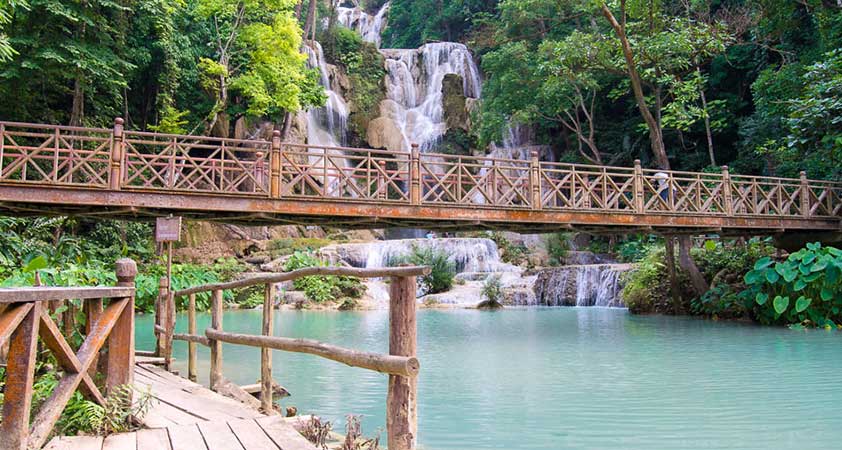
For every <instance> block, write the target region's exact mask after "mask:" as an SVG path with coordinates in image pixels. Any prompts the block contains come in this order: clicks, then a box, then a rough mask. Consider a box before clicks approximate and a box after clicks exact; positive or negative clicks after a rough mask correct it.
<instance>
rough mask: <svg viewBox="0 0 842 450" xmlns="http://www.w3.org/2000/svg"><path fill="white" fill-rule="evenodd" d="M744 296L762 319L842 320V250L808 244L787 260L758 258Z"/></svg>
mask: <svg viewBox="0 0 842 450" xmlns="http://www.w3.org/2000/svg"><path fill="white" fill-rule="evenodd" d="M744 280H745V283H746V289H745V290H744V291H743V292H742V293H740V297H741V298H742V299H743V300H744V301H745V302H746V305H747V307H749V308H751V309H752V310H753V311H754V314H755V315H756V317H757V320H758V321H760V322H761V323H766V324H770V323H779V324H802V325H808V326H820V327H831V326H834V325H836V324H837V323H840V322H842V250H839V249H837V248H833V247H822V246H821V244H820V243H812V244H807V247H806V248H803V249H801V250H799V251H797V252H795V253H792V254H790V255H789V257H788V258H787V259H786V260H785V261H783V262H775V261H774V260H773V259H772V258H770V257H765V258H762V259H760V260H758V261H757V262H756V263H755V264H754V269H753V270H751V271H749V272H748V273H747V274H746V275H745V278H744Z"/></svg>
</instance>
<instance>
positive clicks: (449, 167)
mask: <svg viewBox="0 0 842 450" xmlns="http://www.w3.org/2000/svg"><path fill="white" fill-rule="evenodd" d="M665 173H666V177H665V176H664V175H663V174H658V171H656V170H650V169H644V168H641V166H640V163H639V162H636V164H635V167H604V166H590V165H575V164H563V163H554V162H545V161H539V160H538V157H537V155H535V154H533V155H532V157H531V158H530V159H529V160H515V159H500V158H485V157H469V156H454V155H447V154H435V153H421V152H419V151H418V148H417V147H416V146H413V148H412V150H411V151H410V152H389V151H383V150H373V149H360V148H344V147H320V146H310V145H300V144H289V143H283V142H281V140H280V136H279V134H278V133H277V132H275V133H274V135H273V138H272V139H271V140H270V141H266V140H238V139H222V138H214V137H203V136H182V135H171V134H162V133H150V132H140V131H129V130H125V129H124V127H123V121H122V120H121V119H116V120H115V123H114V126H113V128H111V129H107V128H81V127H66V126H54V125H41V124H29V123H17V122H0V214H7V215H16V216H25V215H78V216H95V217H112V218H128V219H145V218H150V217H155V216H162V215H168V214H174V215H182V216H185V217H189V218H195V219H202V220H214V221H223V222H230V223H244V224H252V225H262V224H304V225H326V226H335V227H344V228H385V227H421V228H430V229H443V230H454V231H455V230H468V229H505V230H511V231H521V232H549V231H559V230H563V229H579V230H582V231H586V232H591V233H628V232H655V233H705V232H711V233H719V234H721V235H763V234H769V235H775V234H785V233H791V232H802V233H803V232H805V231H806V232H839V231H840V218H842V217H841V216H842V183H833V182H828V181H817V180H808V179H807V178H806V176H804V175H803V174H802V176H801V178H800V179H788V178H773V177H755V176H742V175H732V174H730V173H729V172H728V168H727V167H723V168H722V170H721V172H718V173H695V172H678V171H665Z"/></svg>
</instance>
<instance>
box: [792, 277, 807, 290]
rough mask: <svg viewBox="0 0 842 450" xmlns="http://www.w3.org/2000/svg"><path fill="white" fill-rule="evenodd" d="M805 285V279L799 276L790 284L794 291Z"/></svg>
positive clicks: (801, 288)
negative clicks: (793, 283)
mask: <svg viewBox="0 0 842 450" xmlns="http://www.w3.org/2000/svg"><path fill="white" fill-rule="evenodd" d="M805 287H807V281H806V280H805V279H803V278H799V279H797V280H795V285H793V286H792V289H794V290H796V291H801V290H803V289H804V288H805Z"/></svg>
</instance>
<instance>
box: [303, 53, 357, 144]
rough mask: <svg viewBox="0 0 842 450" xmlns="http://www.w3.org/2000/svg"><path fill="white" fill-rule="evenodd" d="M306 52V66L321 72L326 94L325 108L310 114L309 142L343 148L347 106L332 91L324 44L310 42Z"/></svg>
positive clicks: (308, 112)
mask: <svg viewBox="0 0 842 450" xmlns="http://www.w3.org/2000/svg"><path fill="white" fill-rule="evenodd" d="M304 51H305V53H306V54H307V66H308V67H310V68H313V69H318V70H319V75H320V76H319V84H320V85H321V86H322V87H324V88H325V94H326V95H327V102H326V103H325V106H323V107H321V108H310V109H309V110H308V111H307V143H308V144H311V145H325V146H332V147H338V146H341V145H342V144H343V143H344V141H345V138H346V135H347V132H348V114H349V111H348V105H347V104H346V103H345V99H343V98H342V96H341V95H339V93H338V92H336V91H335V90H334V89H333V86H332V84H331V80H330V75H329V72H328V64H327V62H325V58H324V52H323V51H322V45H321V44H320V43H318V42H317V41H307V45H305V46H304Z"/></svg>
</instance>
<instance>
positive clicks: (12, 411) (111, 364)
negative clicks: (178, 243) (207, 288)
mask: <svg viewBox="0 0 842 450" xmlns="http://www.w3.org/2000/svg"><path fill="white" fill-rule="evenodd" d="M115 271H116V274H117V286H114V287H23V288H8V289H2V290H0V349H2V348H4V346H5V344H6V342H9V344H10V345H9V354H8V364H7V367H6V389H5V393H4V396H5V398H4V401H3V421H2V422H0V448H2V449H24V448H41V446H42V445H44V443H45V442H46V440H47V438H48V437H49V436H50V433H51V432H52V429H53V427H54V426H55V424H56V422H57V421H58V420H59V418H60V416H61V413H62V411H64V409H65V407H66V406H67V403H68V401H69V400H70V398H71V397H72V396H73V394H74V393H75V392H76V391H77V390H79V391H81V393H82V394H83V395H84V396H85V397H86V398H87V399H88V400H90V401H93V402H96V403H98V404H100V405H102V406H105V397H104V396H103V394H102V392H101V391H100V388H99V386H97V384H96V383H95V381H94V380H95V378H96V377H95V375H96V373H97V367H98V366H99V365H98V364H97V359H98V358H99V357H100V350H101V349H102V348H103V347H104V346H106V345H107V358H106V360H105V361H103V362H104V367H105V369H104V374H105V388H106V392H107V393H109V392H111V391H112V390H113V389H114V388H116V387H118V386H121V385H125V384H130V383H131V382H132V373H133V372H132V366H133V363H134V349H133V343H134V295H135V288H134V279H135V276H136V275H137V266H136V265H135V263H134V261H132V260H130V259H121V260H118V261H117V262H116V267H115ZM75 299H78V300H82V301H83V305H84V312H85V316H86V319H85V329H86V334H87V336H86V337H85V341H84V342H83V343H82V345H81V346H80V347H79V351H78V352H74V350H73V348H72V347H71V346H70V344H68V342H67V340H66V339H65V336H64V335H67V336H68V337H69V336H70V334H73V333H75V332H76V331H77V330H76V318H75V313H76V310H75V306H73V304H72V303H69V301H71V300H75ZM103 299H110V302H109V304H108V305H107V306H105V307H103ZM65 301H68V310H67V311H66V312H65V313H63V314H62V315H63V316H64V321H63V322H64V323H63V324H62V325H63V327H62V328H63V331H64V335H63V333H62V330H61V329H60V328H59V326H58V324H56V322H55V321H54V320H53V318H52V317H51V311H55V309H56V308H58V306H59V304H61V303H64V302H65ZM39 336H40V338H41V341H42V342H43V344H44V346H45V347H46V348H47V349H49V350H50V352H52V354H53V355H54V356H55V358H56V361H57V362H58V365H59V366H60V370H62V371H63V372H64V374H63V375H62V377H61V378H60V379H59V381H58V384H57V385H56V387H55V389H54V390H53V392H52V393H51V394H50V397H49V398H48V399H47V400H46V401H45V402H44V403H43V404H41V405H40V407H39V408H38V411H37V412H36V413H35V415H34V416H32V411H31V409H32V403H31V400H32V395H33V383H34V381H35V380H34V378H35V363H36V352H37V348H38V338H39ZM0 351H1V350H0ZM30 417H32V418H33V419H32V421H31V423H30Z"/></svg>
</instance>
